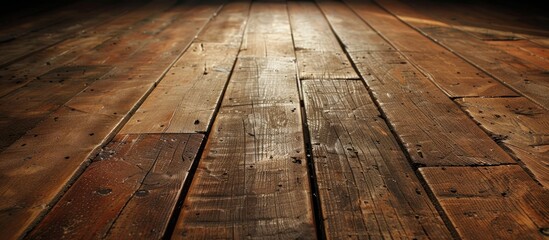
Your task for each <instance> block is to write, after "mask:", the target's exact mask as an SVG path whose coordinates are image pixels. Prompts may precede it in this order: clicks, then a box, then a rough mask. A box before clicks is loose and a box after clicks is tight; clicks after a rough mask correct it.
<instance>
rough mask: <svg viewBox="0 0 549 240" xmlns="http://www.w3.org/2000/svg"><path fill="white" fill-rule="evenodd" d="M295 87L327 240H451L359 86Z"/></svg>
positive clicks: (311, 83)
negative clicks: (300, 99) (310, 148)
mask: <svg viewBox="0 0 549 240" xmlns="http://www.w3.org/2000/svg"><path fill="white" fill-rule="evenodd" d="M302 84H303V92H304V97H303V98H304V100H305V107H306V113H307V123H308V126H309V132H310V134H311V136H310V138H311V143H312V146H313V159H314V164H315V169H316V179H317V183H318V188H319V191H320V202H321V204H322V214H323V219H324V224H325V229H326V235H327V236H328V238H330V239H343V238H386V239H413V238H415V239H451V236H450V233H449V231H448V229H447V228H446V226H445V225H444V223H443V221H442V219H441V217H440V215H439V213H438V212H437V210H436V209H435V207H434V205H433V204H432V203H431V201H430V199H429V197H428V196H427V194H426V193H425V191H424V190H423V187H422V185H421V183H420V182H419V180H418V179H417V177H416V175H415V173H414V170H413V169H412V168H411V167H410V165H409V164H408V161H407V160H406V157H405V156H404V154H403V153H402V152H401V151H400V147H399V146H398V143H397V142H396V140H395V139H394V137H393V135H392V133H391V131H390V130H389V127H388V126H387V125H386V124H385V122H384V121H383V119H382V118H381V117H380V116H379V115H380V113H379V111H378V110H377V108H376V106H375V105H374V103H373V102H372V100H371V99H370V96H369V95H368V90H367V89H366V87H365V86H364V83H363V82H361V81H330V80H324V81H321V80H308V81H303V82H302ZM395 219H398V221H395Z"/></svg>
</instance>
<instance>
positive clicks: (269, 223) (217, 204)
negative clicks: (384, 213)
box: [173, 4, 315, 239]
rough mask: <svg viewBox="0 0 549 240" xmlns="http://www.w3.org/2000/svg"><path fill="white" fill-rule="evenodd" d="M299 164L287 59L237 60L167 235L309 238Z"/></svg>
mask: <svg viewBox="0 0 549 240" xmlns="http://www.w3.org/2000/svg"><path fill="white" fill-rule="evenodd" d="M254 5H256V4H254ZM256 6H257V5H256ZM253 9H254V8H253V7H252V11H254V10H253ZM256 9H257V8H256ZM249 81H255V82H258V84H256V85H254V86H255V89H251V88H247V87H246V85H247V84H246V82H249ZM268 82H278V83H281V85H277V86H278V87H276V88H278V89H279V90H275V91H272V92H270V93H271V94H270V95H269V94H267V95H266V96H265V97H263V95H262V94H257V92H260V91H270V90H264V89H265V88H263V86H265V85H264V84H269V83H268ZM284 82H287V84H282V83H284ZM290 84H293V88H287V87H286V86H288V85H290ZM244 87H246V90H245V91H242V90H240V89H243V88H244ZM269 87H270V88H275V85H274V84H273V85H271V86H269ZM279 93H280V94H282V96H281V97H279V98H277V96H278V95H279ZM287 97H291V98H292V99H293V100H291V99H288V98H287ZM231 99H232V100H231ZM264 99H265V100H264ZM305 159H306V158H305V148H304V140H303V132H302V124H301V114H300V111H299V96H298V92H297V84H296V73H295V65H294V61H293V59H291V58H284V59H277V58H272V57H271V58H244V59H242V58H239V60H238V61H237V66H236V68H235V71H234V73H233V76H232V77H231V80H230V81H229V87H228V89H227V93H226V94H225V97H224V100H223V103H222V106H221V109H220V112H219V114H218V115H217V117H216V120H215V122H214V125H213V127H212V130H211V133H210V136H209V138H208V142H207V144H206V148H205V150H204V152H203V155H202V158H201V160H200V162H199V166H198V169H197V171H196V173H195V177H194V179H193V182H192V184H191V187H190V189H189V192H188V194H187V197H186V199H185V202H184V203H183V210H182V213H181V215H180V217H179V220H178V223H177V226H176V231H175V232H174V235H173V237H174V238H206V239H219V238H244V237H249V238H254V239H264V238H282V239H290V238H291V239H295V238H302V239H303V238H304V239H310V238H314V236H315V228H314V224H313V213H312V202H311V199H310V196H311V192H310V189H309V182H308V176H307V168H306V160H305Z"/></svg>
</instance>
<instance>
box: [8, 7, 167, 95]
mask: <svg viewBox="0 0 549 240" xmlns="http://www.w3.org/2000/svg"><path fill="white" fill-rule="evenodd" d="M171 5H173V1H171V0H168V1H159V2H157V1H155V2H151V3H148V4H145V5H143V6H142V7H139V8H137V9H135V10H133V11H130V12H128V13H126V14H122V15H120V16H117V17H116V18H115V19H113V20H112V21H108V22H107V23H105V24H102V25H99V26H96V27H94V28H90V29H88V30H89V33H88V34H86V33H83V34H80V35H78V36H76V37H73V38H70V39H67V40H66V41H63V42H62V43H59V44H56V45H55V46H54V47H50V48H47V49H44V50H42V51H39V52H37V53H35V54H32V55H31V56H29V57H26V58H24V59H21V60H19V61H17V62H15V63H13V64H10V65H9V66H6V67H4V68H2V69H0V73H1V74H0V79H2V81H0V96H5V95H7V94H9V93H10V92H12V91H14V90H17V89H19V88H21V87H24V86H26V84H28V83H29V82H32V81H36V80H40V76H41V75H43V74H46V73H47V72H48V71H52V70H53V69H55V68H58V67H63V66H65V65H67V64H72V65H74V63H73V61H77V60H78V59H80V58H85V56H88V57H89V56H90V54H89V52H95V51H97V50H96V49H94V48H95V47H97V46H98V45H101V44H102V43H104V42H110V43H111V44H112V43H113V41H112V40H113V39H116V38H117V37H120V36H124V35H126V34H128V33H131V32H132V31H133V29H134V28H139V27H140V26H142V25H143V24H145V23H147V22H148V21H147V18H148V17H150V16H153V15H155V14H158V13H159V12H162V11H164V10H166V9H167V8H168V7H170V6H171ZM91 33H93V34H91ZM109 40H111V41H109Z"/></svg>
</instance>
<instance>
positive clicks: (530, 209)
mask: <svg viewBox="0 0 549 240" xmlns="http://www.w3.org/2000/svg"><path fill="white" fill-rule="evenodd" d="M420 171H421V173H422V175H423V176H424V177H425V180H426V181H427V184H428V185H429V187H430V188H431V189H432V190H433V192H434V195H435V196H436V198H437V200H438V202H439V203H440V205H441V206H442V208H443V209H444V211H445V212H446V213H447V215H448V217H449V218H450V220H451V222H452V225H454V226H455V227H456V230H457V231H458V233H459V235H460V236H461V237H462V238H464V239H478V238H479V237H481V238H483V239H546V238H547V228H548V227H549V192H548V191H547V189H545V188H543V187H541V186H539V185H537V184H536V183H535V182H534V181H533V180H532V179H531V178H530V176H528V175H527V174H526V173H525V172H524V171H523V170H522V169H521V168H520V167H519V166H493V167H448V168H440V167H436V168H434V167H433V168H421V169H420Z"/></svg>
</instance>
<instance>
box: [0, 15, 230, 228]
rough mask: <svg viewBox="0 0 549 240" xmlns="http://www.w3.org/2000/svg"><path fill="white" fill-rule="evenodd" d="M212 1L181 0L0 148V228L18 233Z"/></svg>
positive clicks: (115, 124) (160, 70)
mask: <svg viewBox="0 0 549 240" xmlns="http://www.w3.org/2000/svg"><path fill="white" fill-rule="evenodd" d="M218 7H219V5H200V6H196V7H191V6H188V5H185V4H183V5H179V6H177V7H176V8H174V9H172V10H171V11H177V12H180V17H178V18H176V19H177V21H175V22H174V23H173V24H172V25H171V27H170V28H167V29H165V30H164V31H162V32H161V33H159V34H158V35H156V38H155V40H154V41H153V42H151V43H149V44H147V46H145V47H143V50H142V51H140V52H139V53H138V54H134V55H133V56H132V61H131V62H129V63H127V65H122V66H119V67H118V68H117V69H115V70H114V71H112V72H111V73H110V74H109V75H108V77H106V78H104V79H101V80H98V81H95V82H94V83H93V84H91V85H90V86H88V88H87V89H86V91H82V92H81V93H79V94H78V95H77V96H75V97H74V98H73V99H71V101H69V102H68V103H66V104H65V105H64V106H63V107H62V108H60V109H59V110H57V111H55V112H54V113H53V114H51V115H50V117H48V118H46V119H45V120H44V121H42V122H41V123H40V124H38V125H37V126H36V127H35V128H33V129H31V130H30V131H29V132H27V134H25V135H24V136H23V137H21V138H20V139H19V140H17V141H16V142H15V143H14V144H12V145H11V146H10V147H8V148H7V149H6V150H5V151H3V152H2V153H0V171H1V172H2V173H3V175H2V176H1V181H0V189H3V191H2V192H1V195H0V209H1V211H0V225H2V226H4V227H3V228H2V229H0V235H2V236H5V238H8V239H11V238H16V237H18V236H21V235H22V234H24V232H25V231H27V228H28V227H29V226H31V225H32V224H33V223H34V222H35V221H36V220H37V218H38V217H39V216H40V215H41V214H43V213H44V212H45V211H47V210H48V209H49V208H50V204H52V202H53V201H54V200H55V199H56V197H57V196H58V195H59V194H60V193H62V191H63V190H64V189H65V188H66V186H67V183H69V182H70V181H71V179H72V178H73V176H75V175H77V174H78V172H80V171H81V170H80V169H82V168H83V167H84V166H85V165H86V164H87V162H88V159H89V158H90V157H93V156H94V153H96V152H97V151H98V149H99V148H100V147H101V146H102V144H104V143H105V142H106V141H108V139H109V138H110V137H111V136H112V135H113V132H116V131H117V130H118V129H119V128H120V125H121V124H123V123H124V122H125V121H127V118H128V116H127V115H128V114H130V113H131V112H132V111H133V110H134V109H135V108H136V105H139V103H140V102H141V101H142V99H143V98H144V97H146V96H147V94H148V92H150V91H151V89H152V88H153V87H154V85H155V83H156V82H158V81H159V79H160V78H161V77H162V76H163V74H164V73H165V72H166V71H167V69H168V68H169V67H170V66H171V65H172V64H173V63H174V62H175V59H177V58H178V57H179V56H180V55H181V54H182V52H183V51H184V49H186V48H187V47H188V45H189V44H190V43H191V41H192V39H193V38H194V36H195V35H196V34H197V33H198V32H199V31H200V29H201V26H204V25H205V24H206V23H207V22H208V21H209V19H210V18H211V16H212V15H213V14H214V13H215V12H216V11H217V9H218ZM167 43H170V44H167ZM159 53H162V54H159ZM129 79H131V80H129ZM92 89H93V90H94V91H91V90H92Z"/></svg>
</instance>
